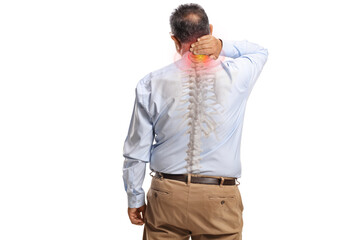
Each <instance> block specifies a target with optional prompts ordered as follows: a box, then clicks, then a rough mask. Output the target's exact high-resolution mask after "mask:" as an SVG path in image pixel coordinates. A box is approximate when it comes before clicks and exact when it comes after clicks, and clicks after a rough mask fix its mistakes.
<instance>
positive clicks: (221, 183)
mask: <svg viewBox="0 0 360 240" xmlns="http://www.w3.org/2000/svg"><path fill="white" fill-rule="evenodd" d="M220 179H221V182H220V187H223V183H224V180H225V179H224V177H220Z"/></svg>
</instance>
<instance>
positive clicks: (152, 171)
mask: <svg viewBox="0 0 360 240" xmlns="http://www.w3.org/2000/svg"><path fill="white" fill-rule="evenodd" d="M152 173H155V172H154V170H151V172H150V173H149V175H150V176H151V177H152V178H153V177H155V174H154V175H151V174H152Z"/></svg>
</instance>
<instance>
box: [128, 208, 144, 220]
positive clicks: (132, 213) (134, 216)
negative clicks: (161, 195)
mask: <svg viewBox="0 0 360 240" xmlns="http://www.w3.org/2000/svg"><path fill="white" fill-rule="evenodd" d="M144 210H145V206H142V207H140V208H129V209H128V215H129V218H130V221H131V223H132V224H135V225H143V224H144V223H145V222H144V218H143V216H144ZM140 213H142V214H143V216H141V214H140Z"/></svg>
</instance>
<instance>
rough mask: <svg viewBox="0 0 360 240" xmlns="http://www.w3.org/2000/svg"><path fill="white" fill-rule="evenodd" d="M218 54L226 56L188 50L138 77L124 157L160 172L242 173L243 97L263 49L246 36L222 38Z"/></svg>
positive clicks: (259, 68) (261, 62)
mask: <svg viewBox="0 0 360 240" xmlns="http://www.w3.org/2000/svg"><path fill="white" fill-rule="evenodd" d="M221 55H222V56H225V57H229V59H225V60H223V59H221V58H218V59H217V60H213V59H211V58H208V57H204V58H199V57H197V55H194V54H192V53H191V52H187V53H186V54H184V55H183V56H182V58H181V59H180V60H178V61H176V62H174V63H172V64H170V65H167V66H166V67H163V68H161V69H158V70H156V71H153V72H151V73H149V74H147V75H146V76H145V77H144V78H143V79H141V80H140V81H139V82H138V84H137V86H136V101H137V103H136V104H138V106H135V107H136V108H137V109H136V111H134V113H135V114H136V115H133V118H132V119H134V120H136V121H133V124H132V126H130V128H129V130H131V131H129V133H130V134H129V135H128V137H127V139H126V141H125V144H124V155H123V156H124V157H125V158H127V159H138V160H141V161H143V163H146V162H150V169H151V170H153V171H159V172H164V173H172V174H183V173H189V172H190V173H195V174H202V175H215V176H228V177H237V178H239V177H240V176H241V162H240V143H241V134H242V126H243V119H244V113H245V107H246V102H247V100H248V97H249V95H250V92H251V90H252V88H253V86H254V84H255V82H256V80H257V78H258V76H259V74H260V72H261V71H262V68H263V66H264V64H265V63H266V61H267V56H268V51H267V49H265V48H263V47H261V46H259V45H257V44H254V43H250V42H248V41H247V40H243V41H226V40H224V41H223V48H222V52H221ZM201 56H203V55H201ZM134 109H135V108H134ZM137 111H138V112H137ZM154 139H155V144H153V145H152V143H153V140H154Z"/></svg>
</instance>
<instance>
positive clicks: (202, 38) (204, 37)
mask: <svg viewBox="0 0 360 240" xmlns="http://www.w3.org/2000/svg"><path fill="white" fill-rule="evenodd" d="M212 37H213V36H212V35H210V34H208V35H204V36H202V37H200V38H198V41H199V40H200V41H202V40H208V39H211V38H212Z"/></svg>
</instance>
